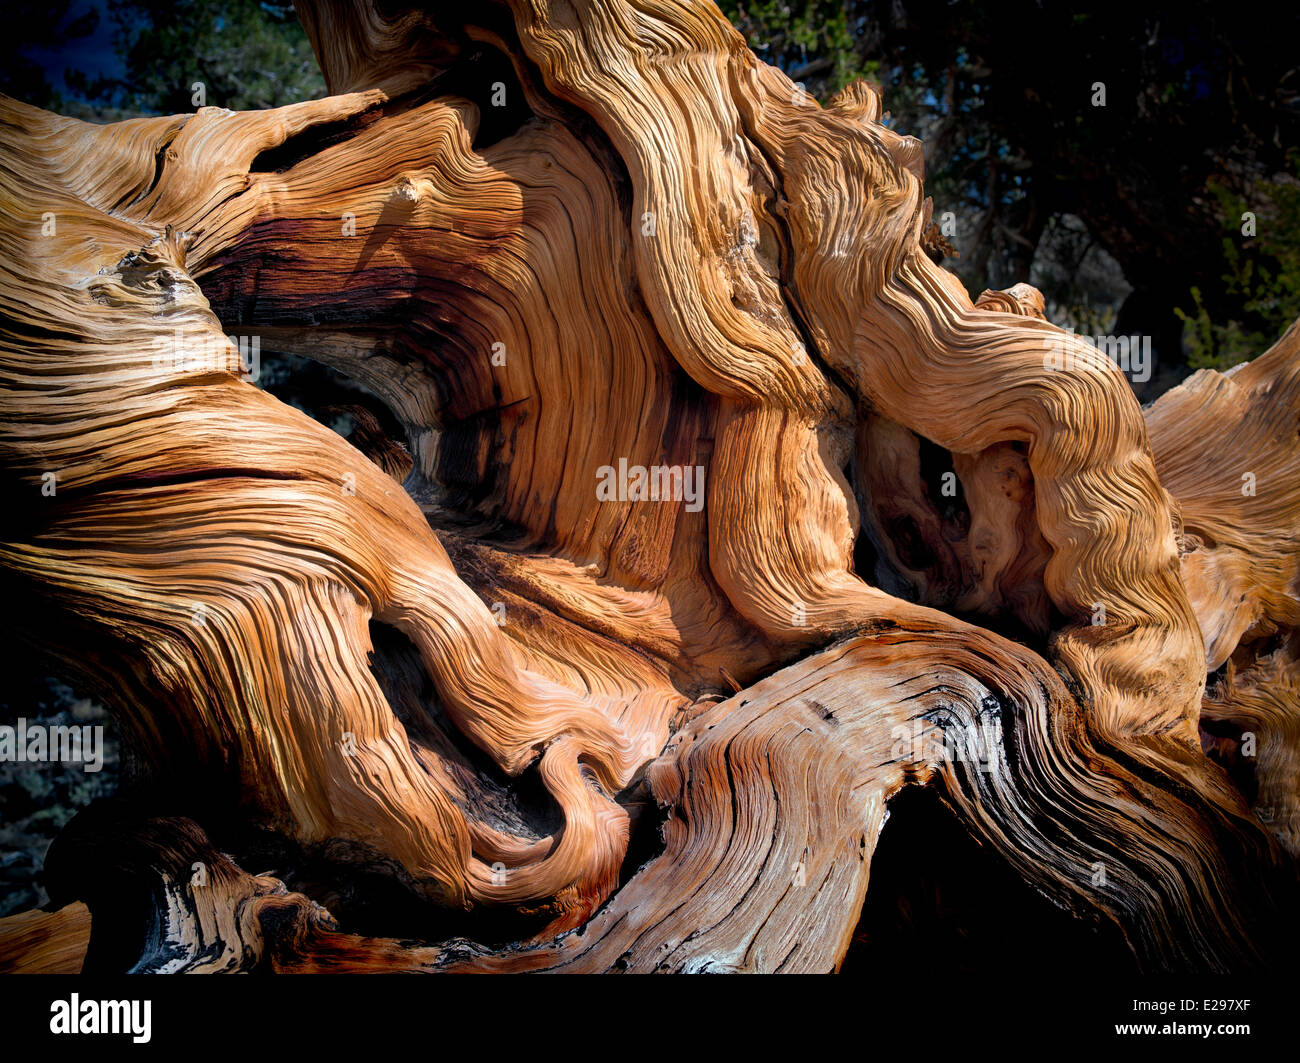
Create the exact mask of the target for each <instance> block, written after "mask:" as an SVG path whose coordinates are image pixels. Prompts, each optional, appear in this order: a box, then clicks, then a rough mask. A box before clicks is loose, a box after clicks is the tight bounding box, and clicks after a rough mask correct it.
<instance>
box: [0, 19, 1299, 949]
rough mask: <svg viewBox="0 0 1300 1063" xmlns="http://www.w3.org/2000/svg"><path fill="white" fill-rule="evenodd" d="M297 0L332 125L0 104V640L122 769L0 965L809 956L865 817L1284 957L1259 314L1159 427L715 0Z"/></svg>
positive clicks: (1280, 767) (1285, 803)
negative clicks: (74, 698) (353, 428)
mask: <svg viewBox="0 0 1300 1063" xmlns="http://www.w3.org/2000/svg"><path fill="white" fill-rule="evenodd" d="M471 12H472V13H471ZM299 14H300V17H301V19H302V22H303V24H304V25H305V27H306V29H307V32H308V35H309V36H310V38H311V41H312V44H313V46H314V48H315V50H316V54H317V56H318V58H319V60H320V64H321V67H322V69H323V70H324V73H325V77H326V79H327V83H328V86H329V91H330V93H331V95H329V96H328V97H327V98H325V99H322V100H315V101H308V102H303V103H298V104H294V105H292V106H288V107H283V108H280V109H278V110H269V111H261V112H246V113H235V112H232V111H228V110H224V109H222V108H221V107H219V106H205V107H199V108H198V109H197V110H196V111H195V112H194V113H190V114H183V115H176V116H172V117H157V118H145V119H139V120H134V121H127V122H121V123H118V124H113V125H105V126H94V125H88V124H85V123H82V122H79V121H75V120H71V119H67V118H62V117H58V116H56V115H52V114H48V113H45V112H43V111H40V110H37V109H35V108H32V107H30V106H27V105H25V104H23V103H21V102H18V101H14V100H10V99H4V100H3V102H2V103H0V111H2V114H3V131H2V133H0V186H2V199H0V269H3V279H2V281H0V314H2V315H3V323H2V325H0V386H2V388H3V391H2V393H0V453H2V454H3V463H4V468H5V470H6V471H5V477H4V480H3V488H2V489H3V496H4V504H3V516H2V517H0V520H3V529H2V530H0V564H2V565H3V568H4V572H5V577H4V583H3V586H4V589H5V592H6V595H5V599H6V607H5V609H4V620H5V623H7V624H8V625H9V626H10V628H11V630H10V631H9V633H8V634H7V635H6V637H7V638H10V639H19V640H24V644H27V643H30V644H32V645H35V646H38V647H40V648H41V649H42V650H44V651H46V652H48V653H49V654H51V655H52V656H53V657H54V658H55V659H56V660H57V661H59V662H60V663H61V665H62V666H63V667H64V668H65V669H66V671H67V673H68V676H69V678H70V679H71V680H72V681H74V682H76V683H78V684H79V685H80V689H83V690H85V691H87V692H90V693H93V694H95V695H96V696H98V697H100V698H102V699H103V700H104V701H105V703H106V704H107V705H108V706H109V707H110V708H111V710H112V712H113V713H114V716H115V719H116V723H117V725H118V727H119V729H120V731H121V734H122V739H123V742H124V746H125V749H126V751H127V756H126V766H125V771H126V774H127V778H126V779H125V780H124V783H123V786H122V789H121V793H120V795H119V796H118V797H117V798H115V799H114V800H112V801H110V802H106V803H104V804H103V805H102V806H97V807H95V808H92V809H91V810H88V811H87V812H85V813H83V814H81V815H80V816H78V817H77V819H75V820H74V821H73V822H72V823H71V824H70V825H69V826H68V827H67V828H66V829H65V831H64V833H63V834H62V835H61V836H60V837H59V838H58V839H57V840H56V842H55V843H54V845H53V846H52V847H51V849H50V852H49V854H48V857H47V861H46V876H47V885H48V889H49V892H50V896H51V903H50V905H49V906H48V908H47V910H44V911H36V912H28V913H25V914H23V915H19V916H15V917H13V918H11V919H9V920H5V921H4V922H3V924H0V964H3V965H4V967H6V968H7V969H10V970H69V969H71V970H77V969H80V968H81V967H82V965H83V963H84V965H85V969H86V970H88V971H89V970H128V969H131V970H138V971H235V970H250V969H259V970H274V971H358V970H429V971H442V970H446V971H460V970H486V971H520V970H529V971H536V970H555V971H584V972H586V971H620V970H621V971H686V972H690V971H782V972H784V971H803V972H807V971H831V970H835V969H838V968H839V966H840V964H841V963H842V961H843V959H844V956H845V953H846V951H847V949H848V948H849V945H850V942H851V940H852V939H853V935H854V929H855V926H856V925H857V921H858V918H859V914H860V912H861V910H862V906H863V902H864V898H865V896H866V892H867V888H868V872H869V870H870V866H871V860H872V854H873V852H874V850H875V847H876V844H877V840H878V839H879V837H880V834H881V829H882V826H883V823H884V820H885V817H886V815H887V811H888V808H889V802H890V801H891V799H892V798H894V797H895V796H896V795H897V794H898V793H899V792H900V791H901V790H902V789H903V788H904V787H907V786H929V787H934V788H936V789H937V791H938V792H939V793H940V794H941V795H942V799H943V801H944V802H945V803H946V804H947V805H948V806H949V807H950V808H951V809H952V810H953V812H954V813H955V815H956V817H957V818H958V819H959V821H960V822H961V823H962V825H963V826H964V828H965V829H966V830H968V831H969V832H970V834H971V835H972V836H974V837H975V838H977V839H978V840H979V841H980V842H981V844H982V845H983V846H984V847H985V848H986V849H988V850H991V851H992V852H993V853H995V854H997V857H998V859H1000V860H1002V861H1004V862H1005V863H1006V864H1007V865H1009V866H1010V867H1011V868H1013V869H1014V871H1015V873H1016V874H1017V875H1019V876H1022V877H1023V878H1024V879H1025V880H1027V881H1028V882H1029V883H1030V884H1031V885H1032V886H1033V887H1034V888H1035V889H1036V890H1037V891H1039V892H1040V893H1042V894H1044V895H1046V896H1047V897H1048V898H1050V899H1051V900H1052V901H1054V902H1055V903H1056V904H1057V905H1059V906H1061V907H1063V908H1065V909H1066V910H1067V911H1069V912H1072V913H1076V914H1078V915H1079V916H1080V917H1081V918H1085V919H1089V918H1091V919H1093V920H1099V925H1101V926H1105V927H1109V928H1111V930H1113V931H1118V933H1119V934H1122V940H1123V941H1124V942H1126V943H1127V946H1128V947H1129V948H1130V949H1131V950H1132V952H1133V954H1134V956H1135V958H1136V962H1137V963H1138V964H1139V965H1140V966H1141V967H1142V968H1144V969H1148V970H1160V969H1183V970H1186V969H1195V970H1203V969H1209V970H1242V969H1246V968H1251V967H1259V966H1265V965H1269V964H1272V963H1275V962H1280V961H1281V960H1283V959H1289V957H1290V955H1291V954H1290V953H1289V951H1288V950H1290V949H1292V948H1293V947H1294V940H1295V939H1294V937H1293V933H1294V915H1293V912H1294V910H1295V909H1296V907H1297V906H1296V900H1297V894H1296V888H1295V883H1296V870H1295V869H1296V863H1295V858H1296V856H1297V854H1298V853H1300V793H1298V792H1297V757H1298V754H1300V704H1298V703H1300V637H1298V636H1297V625H1300V549H1298V547H1300V542H1298V540H1300V439H1298V438H1297V426H1298V424H1300V327H1295V328H1292V329H1291V330H1290V331H1289V332H1288V333H1287V335H1286V336H1284V337H1283V338H1282V339H1281V340H1280V341H1279V342H1278V343H1277V345H1276V346H1274V347H1273V348H1272V349H1271V350H1269V351H1267V352H1265V353H1262V354H1261V355H1260V356H1259V357H1257V358H1256V359H1255V360H1254V361H1253V362H1251V363H1249V364H1247V365H1244V366H1242V367H1240V368H1239V369H1237V370H1235V371H1233V372H1231V373H1225V374H1220V373H1215V372H1208V371H1207V372H1200V373H1197V374H1196V375H1194V376H1192V377H1191V378H1190V379H1189V380H1188V381H1187V382H1186V383H1184V384H1183V385H1182V386H1181V387H1178V388H1176V389H1175V390H1173V391H1171V392H1169V393H1167V394H1166V395H1165V396H1164V397H1163V398H1161V399H1160V401H1159V402H1157V403H1156V404H1155V405H1153V406H1152V407H1150V408H1148V409H1146V410H1143V409H1142V408H1141V407H1140V406H1139V404H1138V403H1137V401H1136V400H1135V398H1134V396H1133V394H1132V391H1131V389H1130V388H1129V386H1128V384H1127V382H1126V379H1125V377H1124V375H1123V374H1122V372H1121V371H1120V369H1119V368H1118V367H1117V366H1116V365H1115V363H1114V359H1113V358H1110V357H1107V356H1106V354H1105V352H1102V351H1099V350H1097V349H1096V348H1094V347H1093V346H1091V345H1089V344H1087V343H1085V342H1084V341H1082V340H1081V339H1079V338H1076V337H1074V336H1073V335H1071V334H1068V333H1067V332H1065V331H1064V330H1062V329H1060V328H1058V327H1056V326H1054V325H1052V324H1051V323H1049V322H1048V321H1046V320H1045V319H1044V315H1043V310H1042V307H1043V303H1042V299H1041V297H1040V296H1039V295H1038V293H1037V292H1036V291H1035V290H1033V289H1032V288H1029V287H1027V286H1018V287H1017V288H1015V289H1012V290H1010V291H1007V292H986V293H985V294H984V295H983V296H982V297H981V298H980V299H979V300H978V301H977V302H975V303H974V304H972V303H971V301H970V299H969V297H968V296H967V294H966V293H965V291H964V290H963V289H962V287H961V286H960V284H958V283H957V282H956V280H955V279H954V277H953V276H952V275H951V274H950V273H948V272H946V271H945V270H944V269H943V268H941V266H940V265H939V264H937V263H936V261H935V259H936V258H942V255H943V240H942V238H941V236H940V234H939V232H938V229H937V228H936V226H935V225H934V224H933V222H932V221H931V213H932V204H931V203H930V202H929V201H928V200H926V198H925V197H924V195H923V192H922V177H923V174H922V151H921V146H920V144H919V143H918V142H917V141H915V140H913V139H911V138H908V137H902V136H899V135H898V134H896V133H895V132H893V131H891V130H890V129H888V128H886V127H885V126H884V125H882V124H881V120H880V119H881V106H882V104H881V99H880V95H879V93H878V92H877V91H876V90H875V89H873V88H870V87H867V86H865V85H853V86H850V87H849V88H847V89H845V90H844V91H843V92H842V93H840V94H839V95H838V96H837V97H836V98H835V99H833V100H832V101H830V102H829V103H828V104H827V105H826V106H821V105H819V104H818V103H817V102H816V101H815V100H813V99H812V98H811V97H809V96H808V95H806V94H805V93H804V92H803V91H802V89H801V88H800V87H799V86H798V85H795V84H793V83H792V82H791V81H790V80H789V79H788V78H787V77H786V75H785V74H783V73H782V72H781V71H779V70H777V69H775V68H773V67H771V66H767V65H765V64H763V63H761V62H759V61H758V60H757V59H756V58H755V56H754V55H753V54H752V53H751V52H750V51H749V50H748V49H747V48H746V46H745V44H744V42H743V41H742V39H741V38H740V36H739V35H738V34H737V33H736V32H735V30H733V28H732V27H731V26H730V25H729V24H728V23H727V21H726V20H725V19H724V18H723V16H722V15H721V14H720V12H719V11H718V10H717V9H716V8H715V7H714V6H713V5H712V4H710V3H708V2H706V0H671V2H669V0H637V2H636V3H635V4H634V3H632V2H630V0H585V2H581V3H552V2H551V0H508V2H499V3H482V4H474V5H462V4H445V5H444V4H434V5H430V6H429V8H428V9H425V8H418V7H411V8H409V9H408V8H403V5H401V4H397V5H390V4H379V3H377V2H375V0H322V2H301V3H299ZM209 102H212V103H218V104H219V103H220V102H221V101H219V100H214V101H209ZM1187 135H1189V136H1194V135H1195V130H1188V131H1187ZM1104 194H1105V189H1099V190H1098V195H1104ZM230 336H243V337H255V338H256V340H257V342H258V344H260V348H259V349H261V350H263V351H266V352H280V353H288V354H294V355H299V356H306V357H307V358H310V359H313V360H315V361H317V362H320V363H324V364H325V365H327V366H331V367H333V368H335V369H337V370H339V371H341V372H342V373H344V374H346V375H347V376H349V377H350V378H352V379H353V380H355V381H357V382H359V383H360V384H362V385H364V386H365V387H366V388H367V389H369V390H370V391H371V392H373V393H374V394H376V395H377V396H379V397H381V398H382V399H383V401H384V403H386V405H387V406H388V407H389V409H390V410H391V412H392V414H393V416H394V418H395V420H396V421H398V422H400V423H401V424H402V425H403V426H404V428H405V439H403V440H400V441H399V440H393V439H389V438H386V437H385V435H384V432H383V430H382V427H381V425H380V424H379V423H378V421H376V420H375V419H374V418H373V417H371V418H367V417H365V416H360V417H359V418H358V421H357V424H358V431H357V432H356V433H355V434H354V435H353V437H352V439H351V441H349V440H348V439H345V438H344V437H342V436H341V435H339V434H336V433H335V432H334V431H332V430H331V429H330V428H328V427H326V426H324V425H322V424H320V423H318V422H317V421H315V420H313V419H312V418H311V417H309V416H307V415H306V414H304V413H302V412H301V411H299V410H296V409H293V408H291V407H290V406H289V405H286V404H285V403H282V402H280V401H279V400H277V399H276V398H274V397H273V396H271V395H270V394H268V393H267V392H266V391H264V390H262V389H260V388H259V387H258V386H257V385H256V383H255V382H253V381H251V380H250V379H249V377H250V375H251V373H250V372H249V369H250V368H251V363H252V361H253V359H252V358H251V353H250V352H251V349H252V347H251V344H246V345H245V348H244V351H243V357H241V352H240V349H239V347H238V344H237V343H236V342H232V341H231V340H230V339H229V338H228V337H230ZM1206 751H1209V752H1210V753H1213V754H1215V756H1214V758H1211V757H1210V756H1207V752H1206ZM1221 762H1222V763H1221ZM1224 764H1227V765H1228V767H1229V768H1231V767H1232V765H1233V764H1235V765H1236V769H1235V770H1233V771H1232V772H1231V774H1230V772H1229V770H1228V769H1227V768H1225V767H1224V766H1223V765H1224ZM289 868H292V869H294V870H293V875H292V877H291V876H290V875H289V872H288V870H286V869H289ZM286 881H291V883H292V885H293V887H294V888H293V889H292V890H291V889H289V888H288V887H287V886H286V885H285V882H286ZM349 911H360V912H367V911H368V912H370V913H372V918H370V919H369V921H367V920H366V919H360V918H359V919H357V920H355V921H353V922H352V923H351V925H350V924H349V920H348V918H347V913H348V912H349ZM375 912H381V914H382V918H381V917H380V916H376V915H374V913H375ZM377 925H382V927H383V928H384V929H383V932H376V931H375V929H374V927H375V926H377Z"/></svg>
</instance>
